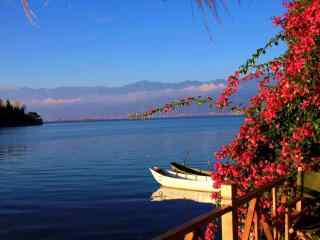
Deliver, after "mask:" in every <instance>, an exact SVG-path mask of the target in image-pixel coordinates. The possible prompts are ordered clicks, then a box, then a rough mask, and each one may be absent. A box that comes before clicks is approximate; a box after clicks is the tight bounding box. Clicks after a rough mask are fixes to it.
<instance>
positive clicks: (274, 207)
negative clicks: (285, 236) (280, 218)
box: [272, 187, 278, 240]
mask: <svg viewBox="0 0 320 240" xmlns="http://www.w3.org/2000/svg"><path fill="white" fill-rule="evenodd" d="M272 217H273V219H275V224H274V226H273V239H275V240H277V239H278V228H277V227H278V226H277V187H273V188H272Z"/></svg>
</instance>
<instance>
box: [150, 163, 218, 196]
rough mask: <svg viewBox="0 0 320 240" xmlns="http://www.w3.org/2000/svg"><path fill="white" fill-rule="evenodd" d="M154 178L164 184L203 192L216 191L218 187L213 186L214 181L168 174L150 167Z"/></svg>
mask: <svg viewBox="0 0 320 240" xmlns="http://www.w3.org/2000/svg"><path fill="white" fill-rule="evenodd" d="M149 170H150V172H151V174H152V176H153V177H154V179H155V180H156V181H157V182H158V183H159V184H160V185H162V186H165V187H169V188H177V189H186V190H195V191H203V192H214V191H217V189H214V188H213V181H212V180H211V179H210V180H209V181H196V180H191V179H187V178H182V177H179V176H174V175H171V174H166V173H165V172H163V171H157V170H155V169H152V168H150V169H149Z"/></svg>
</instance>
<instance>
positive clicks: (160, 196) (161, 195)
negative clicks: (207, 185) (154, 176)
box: [150, 186, 214, 203]
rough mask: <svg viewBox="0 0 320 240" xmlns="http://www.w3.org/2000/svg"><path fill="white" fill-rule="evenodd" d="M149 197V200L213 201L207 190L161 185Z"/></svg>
mask: <svg viewBox="0 0 320 240" xmlns="http://www.w3.org/2000/svg"><path fill="white" fill-rule="evenodd" d="M150 198H151V201H166V200H191V201H194V202H198V203H214V200H213V199H212V197H211V193H209V192H198V191H191V190H182V189H174V188H167V187H162V186H161V187H160V188H159V189H158V190H157V191H155V192H154V193H152V194H151V197H150Z"/></svg>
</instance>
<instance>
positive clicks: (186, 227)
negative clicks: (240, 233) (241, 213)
mask: <svg viewBox="0 0 320 240" xmlns="http://www.w3.org/2000/svg"><path fill="white" fill-rule="evenodd" d="M292 176H293V175H292V174H291V175H288V176H284V177H281V178H279V179H277V180H275V181H274V182H271V183H269V184H267V185H265V186H263V187H261V188H259V189H257V190H255V191H252V192H250V193H247V194H245V195H244V196H242V197H240V198H238V199H232V206H226V207H223V208H220V209H215V210H212V211H210V212H209V213H206V214H203V215H200V216H199V217H197V218H194V219H192V220H191V221H189V222H186V223H185V224H183V225H181V226H179V227H177V228H174V229H172V230H169V231H168V232H166V233H164V234H162V235H160V236H158V237H156V238H154V239H155V240H160V239H162V240H164V239H179V238H183V237H184V236H185V235H186V234H188V233H190V232H193V231H196V230H198V229H200V228H201V227H203V226H204V225H206V224H208V223H209V222H211V221H212V220H214V219H216V218H218V217H221V216H222V215H224V214H225V213H229V214H230V213H231V215H229V218H230V220H231V219H232V222H233V223H234V224H233V225H232V228H231V229H232V231H233V236H234V237H235V238H234V239H236V238H237V217H236V216H237V214H236V211H237V208H238V207H239V206H241V205H243V204H245V203H248V202H249V201H250V200H252V199H253V198H258V197H260V196H261V195H262V194H263V193H264V192H267V191H270V190H271V189H272V188H273V187H276V186H279V185H281V184H282V183H283V182H284V181H286V180H287V179H289V178H290V177H292ZM230 216H232V217H230ZM258 216H259V215H258ZM258 223H260V221H258ZM255 225H256V226H258V225H259V224H255ZM256 232H258V230H257V231H256ZM256 236H257V235H256ZM228 240H229V239H228Z"/></svg>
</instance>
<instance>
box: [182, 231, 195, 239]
mask: <svg viewBox="0 0 320 240" xmlns="http://www.w3.org/2000/svg"><path fill="white" fill-rule="evenodd" d="M193 239H194V233H193V232H190V233H187V234H186V235H185V236H184V240H193Z"/></svg>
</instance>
